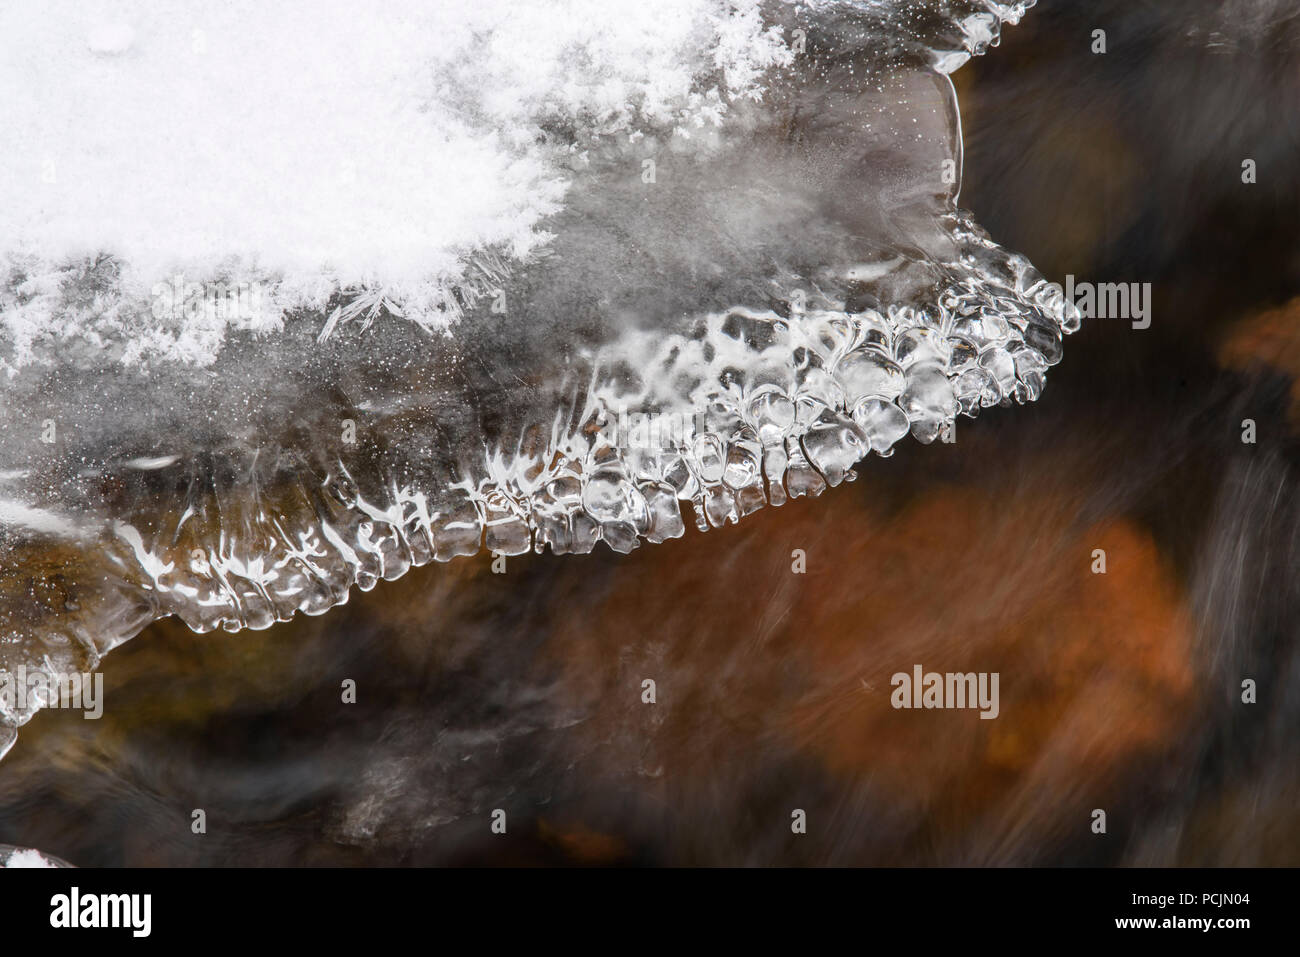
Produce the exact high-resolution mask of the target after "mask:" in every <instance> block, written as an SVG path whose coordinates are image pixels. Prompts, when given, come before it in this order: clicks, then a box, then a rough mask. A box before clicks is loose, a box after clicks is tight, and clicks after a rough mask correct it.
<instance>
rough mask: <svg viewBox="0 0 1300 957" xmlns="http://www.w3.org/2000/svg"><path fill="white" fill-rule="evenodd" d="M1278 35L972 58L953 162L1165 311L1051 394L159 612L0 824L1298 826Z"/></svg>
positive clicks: (304, 831) (185, 846) (139, 838)
mask: <svg viewBox="0 0 1300 957" xmlns="http://www.w3.org/2000/svg"><path fill="white" fill-rule="evenodd" d="M1099 27H1101V28H1105V29H1106V30H1107V38H1108V45H1109V47H1108V52H1107V53H1106V54H1105V55H1100V56H1099V55H1096V54H1093V53H1091V52H1090V49H1089V46H1090V43H1091V32H1092V30H1094V29H1096V28H1099ZM1297 66H1300V17H1298V16H1297V15H1296V14H1295V13H1288V12H1287V10H1286V9H1285V8H1284V6H1283V5H1281V4H1270V3H1268V2H1258V3H1239V4H1224V5H1220V4H1210V3H1204V4H1202V3H1194V4H1173V3H1146V4H1120V3H1099V4H1075V3H1067V2H1050V0H1048V2H1044V3H1041V4H1040V5H1039V6H1038V7H1037V8H1035V9H1034V10H1033V11H1032V12H1031V15H1029V16H1027V17H1026V19H1025V21H1024V23H1023V24H1021V25H1020V26H1019V27H1016V28H1014V29H1009V30H1008V31H1006V33H1005V36H1004V40H1003V42H1002V45H1001V47H1000V48H999V49H998V50H996V51H994V53H993V54H992V55H990V56H986V57H982V58H977V59H976V60H974V61H973V62H972V63H970V64H968V65H967V66H965V67H964V68H962V69H961V70H960V71H958V73H957V74H955V76H954V80H955V82H956V84H957V88H958V93H959V98H960V102H961V105H962V118H963V126H964V133H965V175H964V185H963V191H962V197H961V199H962V204H963V205H964V206H966V207H968V208H970V209H972V210H973V211H974V212H975V214H976V218H977V220H978V221H979V222H980V223H981V224H982V225H983V226H984V227H985V228H987V229H988V230H989V232H990V233H991V234H992V235H993V236H994V237H995V238H996V239H997V240H998V241H999V242H1001V243H1003V244H1005V245H1006V246H1008V247H1009V248H1013V249H1019V250H1023V251H1024V252H1025V253H1026V254H1027V255H1029V256H1030V257H1031V258H1032V259H1033V261H1034V263H1035V265H1037V266H1038V267H1039V269H1041V270H1042V271H1043V273H1044V274H1045V275H1047V276H1048V277H1049V278H1051V279H1053V280H1056V281H1063V279H1064V277H1065V276H1066V275H1067V274H1073V275H1074V276H1075V277H1076V278H1077V279H1078V280H1079V281H1080V282H1082V281H1093V282H1108V281H1110V282H1139V283H1151V284H1152V288H1153V298H1152V322H1151V326H1150V328H1148V329H1141V330H1138V329H1133V328H1132V327H1131V324H1130V323H1129V322H1127V321H1125V320H1120V319H1096V320H1092V321H1085V323H1084V326H1083V329H1082V330H1081V331H1080V332H1079V333H1078V334H1077V335H1075V336H1074V337H1072V339H1071V342H1070V349H1069V350H1067V353H1066V357H1065V360H1064V361H1063V362H1062V364H1061V365H1060V366H1058V367H1057V368H1056V369H1055V370H1054V372H1053V375H1052V378H1051V380H1050V383H1049V386H1048V388H1047V389H1046V391H1045V392H1044V394H1043V397H1042V398H1041V399H1040V400H1039V401H1038V402H1037V403H1034V404H1031V405H1026V406H1024V407H1023V408H1016V409H1014V410H1000V409H991V410H989V411H988V412H987V413H986V414H984V415H982V416H981V417H980V418H979V419H977V420H973V421H972V420H968V419H961V420H959V426H958V434H957V437H956V441H955V442H954V443H952V444H945V443H941V442H936V443H935V444H933V445H930V446H921V445H919V444H917V443H915V442H904V443H901V444H900V445H899V446H898V447H897V450H896V452H895V454H894V455H893V456H892V457H891V458H888V459H881V458H878V457H873V458H871V459H870V460H868V461H867V462H866V463H865V464H864V465H863V466H862V467H860V468H859V469H858V476H859V477H858V479H857V481H856V482H853V483H849V484H844V485H841V486H840V487H838V488H835V489H831V490H828V491H827V492H826V493H824V494H823V495H822V496H820V497H819V498H817V499H815V500H813V499H808V498H801V499H798V500H795V501H791V502H788V503H787V504H785V505H783V506H781V507H780V508H771V507H769V508H764V509H762V510H761V511H758V512H756V513H755V514H753V515H750V516H748V517H747V518H746V519H745V521H744V522H742V523H741V524H739V525H738V526H735V527H727V528H723V529H718V530H714V531H711V532H709V533H708V534H700V533H698V532H696V531H695V530H694V529H693V528H690V527H687V529H686V533H685V536H684V537H683V538H681V539H678V540H675V541H669V542H666V543H664V544H660V545H655V546H653V547H643V548H639V549H637V550H636V551H634V552H632V553H631V554H628V555H617V554H613V553H612V552H610V551H608V550H606V549H604V548H597V549H596V550H595V551H594V552H592V553H591V554H589V555H585V556H555V555H552V554H549V553H547V554H544V555H534V554H522V555H517V556H511V557H509V558H506V559H505V560H504V561H505V572H504V574H496V573H494V570H493V559H492V557H491V556H490V555H488V554H481V555H479V556H476V557H473V558H465V559H459V560H457V561H455V562H452V563H450V564H446V565H443V564H435V565H429V566H426V567H423V568H418V569H414V570H412V571H411V572H409V573H408V574H407V575H406V576H405V577H403V578H401V579H399V580H397V581H394V582H380V583H379V584H378V585H377V586H376V587H375V588H374V589H373V590H372V591H368V592H357V591H354V592H353V593H352V595H351V598H350V600H349V602H348V603H347V604H346V605H345V606H343V607H340V608H337V609H335V610H333V611H332V612H330V613H329V614H326V615H324V616H322V617H314V618H309V617H302V616H299V617H298V618H296V619H294V620H293V621H289V622H285V623H281V624H277V625H274V626H273V627H271V628H270V629H268V630H266V631H260V632H255V631H244V632H241V633H238V634H233V635H228V634H224V633H222V632H219V631H218V632H213V633H210V634H207V635H203V636H196V635H194V634H193V633H192V632H190V631H189V630H188V629H187V628H186V627H185V626H184V625H183V624H181V623H180V622H178V621H176V620H175V619H165V620H162V621H159V622H156V623H155V624H153V625H151V626H150V627H149V628H148V629H146V630H145V631H144V632H143V633H142V634H141V635H140V636H139V637H138V638H136V639H135V640H134V641H131V642H129V643H128V644H126V645H124V646H123V647H122V648H120V649H118V650H117V651H115V652H114V653H113V655H112V656H110V657H109V658H108V659H107V661H106V663H105V665H104V668H103V671H104V675H105V684H106V694H107V696H108V699H109V700H110V701H111V702H112V707H110V708H108V709H107V710H106V712H105V715H104V717H103V719H102V720H100V721H84V720H82V718H81V717H80V715H79V714H77V713H75V712H60V711H49V712H46V713H42V714H41V715H39V716H38V717H37V718H36V719H35V720H33V721H32V722H31V723H30V724H29V725H27V726H26V727H25V728H24V729H23V733H22V735H21V736H20V738H19V740H18V743H17V744H16V745H15V746H14V748H13V750H12V751H11V752H10V754H9V755H8V757H7V758H6V759H5V760H4V762H3V764H0V842H7V843H13V844H17V845H22V846H29V847H37V848H40V849H42V850H44V851H47V852H49V853H51V854H55V855H58V856H59V857H62V858H64V859H66V860H68V861H70V862H72V863H74V864H78V865H82V866H92V865H119V864H125V865H150V864H177V865H195V864H414V865H420V864H470V863H574V864H592V863H637V864H778V863H779V864H827V863H829V864H913V863H920V864H1008V863H1014V864H1156V865H1163V864H1210V865H1242V864H1266V865H1271V864H1292V865H1294V864H1296V863H1300V816H1298V815H1297V812H1296V806H1297V798H1300V758H1298V757H1297V750H1296V748H1295V745H1294V742H1295V733H1296V729H1297V727H1298V726H1300V720H1298V719H1300V654H1298V652H1300V642H1298V638H1300V636H1298V635H1297V629H1298V628H1300V588H1298V587H1297V582H1296V577H1297V576H1296V572H1297V569H1298V568H1300V502H1298V501H1297V497H1296V495H1295V491H1296V488H1297V468H1300V459H1298V457H1297V456H1298V453H1300V443H1298V442H1297V439H1298V438H1300V393H1298V392H1297V390H1296V387H1295V382H1296V375H1297V373H1300V325H1298V324H1300V298H1297V297H1298V296H1300V242H1298V241H1297V240H1300V236H1297V232H1298V231H1300V227H1298V225H1297V224H1298V223H1300V218H1298V217H1297V215H1296V213H1297V212H1300V185H1298V183H1300V177H1298V176H1297V173H1298V172H1300V171H1298V170H1297V165H1296V163H1297V159H1296V158H1297V156H1300V149H1298V148H1297V147H1300V142H1297V140H1298V139H1300V126H1297V124H1296V123H1295V122H1294V113H1295V107H1296V105H1297V103H1300V70H1297ZM1244 158H1253V159H1255V160H1256V162H1257V166H1258V181H1257V182H1256V183H1254V184H1249V185H1248V184H1243V183H1242V181H1241V163H1242V160H1243V159H1244ZM1247 418H1249V419H1252V420H1254V422H1255V424H1256V431H1257V441H1256V442H1255V443H1254V444H1245V443H1243V442H1242V439H1241V436H1242V421H1243V419H1247ZM688 526H689V523H688ZM1095 549H1104V550H1105V552H1106V555H1107V572H1106V574H1105V575H1094V574H1092V573H1091V571H1090V566H1091V565H1092V563H1093V561H1094V559H1093V552H1094V550H1095ZM795 550H802V552H803V554H804V556H805V557H806V569H807V570H806V573H805V574H801V575H800V574H794V573H793V572H792V553H793V552H794V551H795ZM916 663H920V664H922V665H924V666H925V667H927V668H928V669H934V670H940V671H988V672H999V673H1000V675H1001V703H1000V711H1001V714H1000V717H999V718H998V720H995V721H981V720H979V719H978V716H977V715H976V713H974V712H945V711H937V712H926V711H899V710H895V709H893V708H892V707H891V706H890V702H889V692H890V676H891V675H892V674H893V673H895V672H899V671H909V670H910V669H911V667H912V666H913V665H914V664H916ZM1248 678H1249V679H1253V680H1255V681H1256V682H1257V683H1258V703H1256V704H1253V705H1245V704H1242V702H1241V698H1240V693H1241V692H1240V689H1241V682H1242V681H1243V680H1244V679H1248ZM347 679H351V680H353V681H355V682H356V686H357V689H358V691H357V702H356V703H355V704H344V703H342V702H341V700H340V697H341V684H342V683H343V682H344V681H345V680H347ZM645 679H652V680H653V681H654V682H655V683H656V696H657V700H656V702H655V703H654V704H646V703H643V700H642V693H643V691H642V689H643V685H642V682H643V681H644V680H645ZM196 808H202V809H203V810H204V811H205V812H206V815H207V825H208V826H207V833H206V834H203V835H195V834H193V833H191V829H190V820H191V813H192V811H193V810H194V809H196ZM1097 808H1102V809H1105V810H1106V812H1107V818H1108V825H1109V826H1108V833H1107V834H1106V835H1104V836H1099V835H1095V834H1093V833H1092V832H1091V830H1090V826H1089V825H1090V823H1091V814H1092V811H1093V810H1094V809H1097ZM494 809H502V810H504V811H505V812H506V814H507V818H508V822H509V823H508V829H507V833H506V834H505V835H495V834H493V833H491V831H490V827H489V826H490V823H491V814H492V812H493V810H494ZM794 809H802V810H804V811H805V812H806V814H807V820H808V830H807V834H803V835H795V834H792V833H791V828H790V820H791V812H792V810H794Z"/></svg>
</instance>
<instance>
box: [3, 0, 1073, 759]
mask: <svg viewBox="0 0 1300 957" xmlns="http://www.w3.org/2000/svg"><path fill="white" fill-rule="evenodd" d="M64 6H65V8H66V9H65V10H64V11H63V12H64V14H65V16H63V17H59V18H56V17H53V16H47V15H46V13H45V12H44V11H46V10H48V9H50V7H49V5H48V4H42V5H40V6H39V7H38V6H37V5H35V4H28V3H25V2H18V3H15V4H11V5H9V6H8V7H7V8H6V9H5V10H4V11H3V12H0V38H3V39H0V46H4V45H7V47H8V49H6V50H5V51H3V52H4V54H5V55H3V56H0V62H4V63H6V64H7V65H6V66H5V67H0V70H6V69H7V70H9V71H10V72H8V73H6V74H3V75H0V83H3V84H4V88H6V89H21V90H26V91H30V93H31V97H32V99H31V100H29V101H23V102H20V103H17V104H12V103H9V104H3V105H0V116H2V117H3V118H4V119H5V120H6V122H7V123H9V124H11V125H16V126H17V128H18V130H19V131H20V134H21V139H20V141H22V142H24V143H26V144H38V145H37V146H36V147H35V148H34V149H25V150H24V153H25V154H26V155H24V156H23V157H22V158H20V159H18V160H15V161H13V162H9V161H6V166H4V167H0V184H3V185H0V189H3V190H4V192H0V217H3V219H2V220H0V222H3V224H4V226H5V228H4V229H3V230H0V236H3V237H4V238H5V240H6V241H7V242H8V248H7V250H6V260H5V265H4V267H3V268H4V269H5V270H7V276H5V277H4V278H3V279H2V280H0V668H4V669H13V668H15V667H16V666H17V665H19V664H25V665H27V666H28V667H29V668H32V667H41V668H45V669H48V670H49V671H51V672H54V673H72V672H84V671H90V670H93V668H94V667H95V666H96V665H97V663H98V661H99V659H100V657H101V656H102V655H103V654H104V653H106V652H107V651H108V650H109V649H111V648H112V647H113V646H115V645H116V644H118V643H120V642H122V641H124V640H126V639H128V638H130V637H132V636H133V635H135V634H136V633H138V632H139V630H140V629H141V628H143V627H144V626H145V625H146V624H147V623H148V622H149V621H151V620H153V619H154V618H157V617H160V616H163V615H171V614H174V615H177V616H179V617H180V618H182V619H183V620H184V621H185V622H186V623H187V624H189V625H190V626H191V627H192V628H194V629H195V630H197V631H207V630H211V629H214V628H224V629H227V630H231V631H234V630H238V629H241V628H265V627H269V626H270V625H271V624H273V623H274V622H276V621H278V620H284V619H286V618H289V617H291V616H292V615H294V614H295V613H297V612H305V613H307V614H320V613H323V612H325V611H327V610H328V609H329V608H331V607H333V606H334V605H337V604H339V603H341V602H343V601H346V600H347V595H348V592H349V590H350V589H351V588H352V587H353V586H354V585H356V586H359V587H361V588H363V589H367V588H370V587H373V586H374V584H375V583H376V582H377V581H378V580H379V579H392V578H395V577H397V576H399V575H401V574H403V573H404V572H406V571H407V570H408V569H409V568H410V567H412V566H414V565H420V564H423V563H426V562H429V561H432V560H441V561H445V560H449V559H451V558H454V557H456V556H462V555H470V554H474V553H475V552H478V551H480V550H482V549H488V550H491V551H494V552H500V553H503V554H507V555H509V554H519V553H521V552H524V551H527V550H529V549H536V550H537V551H542V550H543V549H545V548H546V547H548V546H549V547H550V549H551V550H552V551H554V552H557V553H575V552H576V553H582V552H588V551H590V550H591V549H592V548H594V547H595V546H596V544H597V543H598V542H601V541H603V542H605V543H606V545H607V546H609V547H610V548H613V549H615V550H616V551H627V550H629V549H631V548H634V547H636V546H637V545H638V544H639V542H640V541H642V540H645V541H650V542H661V541H663V540H665V539H668V538H674V537H678V536H680V535H682V534H683V533H684V530H685V527H686V525H687V524H688V523H692V524H694V525H695V526H697V527H698V528H699V529H701V530H705V529H708V528H710V527H717V526H721V525H725V524H727V523H728V522H732V521H737V520H738V519H739V518H741V517H743V516H745V515H747V514H749V513H751V512H753V511H754V510H755V509H757V508H760V507H762V506H763V505H765V504H773V505H779V504H781V503H783V502H784V501H786V499H788V498H790V497H797V496H801V495H816V494H819V493H820V492H821V491H822V490H823V489H824V488H826V487H827V486H828V485H829V486H833V485H837V484H839V483H840V482H843V481H845V480H848V479H851V478H852V477H853V474H854V473H853V468H854V466H855V465H856V463H858V462H859V461H860V460H861V459H862V458H864V457H865V456H866V455H868V454H869V453H870V452H875V453H877V454H878V455H888V454H889V453H890V450H891V449H892V447H893V446H894V444H895V443H896V442H898V441H899V440H900V439H902V438H903V436H905V435H906V434H907V433H908V432H911V433H912V434H913V435H914V436H915V437H916V438H917V439H919V440H920V441H922V442H932V441H934V440H935V439H936V438H937V437H939V436H940V435H941V434H943V433H944V431H945V430H946V429H948V428H950V427H951V425H952V423H953V422H954V420H955V419H956V417H957V416H959V415H963V414H964V415H968V416H973V415H975V414H976V413H978V412H979V410H980V409H981V408H984V407H988V406H991V405H999V404H1000V405H1008V404H1013V403H1018V402H1025V401H1031V400H1033V399H1036V398H1037V397H1038V395H1039V393H1040V392H1041V390H1042V388H1043V384H1044V376H1045V373H1046V370H1047V369H1048V368H1049V367H1050V366H1052V365H1054V364H1055V363H1056V362H1057V361H1059V359H1060V357H1061V344H1062V338H1063V335H1064V334H1065V333H1068V332H1070V331H1072V330H1073V329H1074V328H1075V327H1076V326H1077V323H1078V316H1077V314H1076V313H1075V312H1074V310H1073V308H1072V307H1071V306H1069V305H1068V304H1067V303H1066V302H1065V301H1064V299H1063V297H1062V296H1061V294H1060V291H1059V289H1056V288H1055V287H1053V286H1051V285H1049V284H1048V283H1047V282H1046V281H1045V280H1044V279H1043V278H1042V277H1041V276H1040V275H1039V274H1038V273H1037V272H1036V271H1035V270H1034V268H1033V267H1032V266H1031V265H1030V264H1029V262H1028V261H1027V260H1026V259H1025V258H1024V257H1022V256H1019V255H1017V254H1014V253H1010V252H1008V251H1006V250H1003V249H1002V248H1000V247H999V246H997V245H996V244H995V243H994V242H993V241H992V240H991V239H990V238H989V237H988V236H987V235H986V234H985V233H984V232H983V231H982V230H981V229H980V228H979V227H978V226H976V225H975V224H974V223H973V222H972V221H971V220H970V218H969V216H968V215H967V214H965V213H963V212H962V211H961V210H959V208H958V207H957V202H956V201H957V196H958V191H959V188H960V172H961V131H960V121H959V117H958V111H957V103H956V97H955V94H954V91H953V87H952V84H951V82H950V81H949V80H948V77H947V73H948V72H950V71H951V70H953V69H955V68H956V67H957V66H959V65H960V64H961V63H962V62H964V60H965V59H966V58H968V57H969V56H970V55H971V54H974V53H979V52H982V51H983V50H984V49H985V47H987V46H988V45H989V44H991V43H993V42H996V39H997V37H998V33H999V30H1000V28H1001V26H1002V24H1003V23H1007V22H1010V23H1014V22H1016V21H1017V20H1018V19H1019V17H1020V16H1021V15H1022V14H1023V12H1024V8H1025V7H1027V6H1029V4H1028V3H1016V4H1010V3H1007V4H1002V3H995V2H991V0H933V2H902V0H897V2H895V0H886V2H879V0H876V2H865V0H859V2H854V0H812V2H806V3H788V2H759V0H753V2H745V0H671V2H667V3H663V4H655V5H643V4H640V3H626V4H625V3H611V2H609V0H599V2H597V0H590V2H588V0H546V2H545V3H542V2H536V3H530V4H522V5H516V4H512V3H508V2H505V3H487V2H483V0H475V2H472V3H469V2H466V3H450V2H442V3H427V4H426V3H409V4H400V5H399V4H389V5H385V8H384V9H385V12H384V13H383V14H382V15H378V16H376V17H375V18H373V19H371V20H368V21H366V22H364V23H357V22H355V20H354V16H355V14H354V12H353V8H352V6H351V5H343V4H338V5H337V9H335V8H333V7H325V8H322V9H323V10H324V11H325V12H323V13H321V14H319V15H318V14H317V13H316V12H315V11H316V10H317V7H318V5H316V4H313V5H312V11H313V12H312V14H311V16H310V18H308V17H307V16H306V15H305V14H303V13H302V12H301V8H299V7H298V6H297V5H292V4H290V5H283V7H282V6H281V5H275V6H274V10H273V11H272V10H267V9H263V6H262V5H257V4H247V5H245V4H231V5H227V6H222V7H219V8H215V12H214V10H210V9H209V7H208V5H203V4H197V3H195V4H189V5H181V6H182V7H188V8H192V9H193V17H192V18H191V19H186V18H185V17H182V16H180V15H179V14H176V13H174V12H169V13H168V15H167V17H165V18H162V20H163V21H165V22H157V21H158V20H159V18H158V17H157V16H150V15H148V14H147V12H145V11H146V10H147V8H148V5H147V4H143V3H140V4H132V3H125V2H123V3H116V4H103V5H94V4H80V3H79V4H65V5H64ZM306 19H310V20H311V23H312V26H311V30H310V31H309V32H308V31H303V30H302V29H301V27H302V23H303V21H304V20H306ZM56 20H57V24H55V22H54V21H56ZM318 23H319V33H318V32H317V24H318ZM16 31H17V32H16ZM195 31H197V36H198V37H199V39H200V40H201V41H202V42H201V43H200V46H201V47H202V49H203V50H205V51H206V52H205V53H202V54H199V53H195V52H194V51H193V44H194V42H196V41H195ZM307 35H310V36H311V41H310V42H306V41H304V40H303V39H302V38H303V37H305V36H307ZM16 51H22V52H23V57H24V58H23V59H22V61H21V63H20V64H19V65H17V66H15V65H13V64H14V61H13V60H11V59H10V58H9V57H8V54H9V53H13V52H16ZM41 51H44V54H45V56H44V57H43V56H42V53H41ZM205 57H206V58H205ZM226 58H229V59H226ZM268 64H274V68H272V67H270V66H268ZM60 70H62V72H60ZM117 70H120V71H121V72H122V74H123V76H122V77H117V75H116V74H115V73H114V71H117ZM127 73H131V74H132V75H133V76H134V80H132V81H131V82H132V83H134V84H136V85H135V86H130V85H129V84H128V82H127V79H126V76H125V75H126V74H127ZM37 77H39V78H40V79H41V80H42V81H43V82H44V81H47V80H48V81H49V82H50V83H51V84H52V87H44V86H41V85H40V84H39V83H37V82H35V81H34V78H37ZM60 77H70V79H64V80H62V81H61V80H60ZM115 77H117V78H116V79H115ZM262 77H265V81H264V82H263V81H262V80H261V78H262ZM139 84H144V86H143V87H141V86H139ZM142 89H147V90H161V91H163V92H159V93H158V99H157V100H156V101H155V100H151V99H150V95H151V94H148V95H146V94H144V93H141V90H142ZM130 90H133V91H134V92H133V93H131V94H130V95H128V92H129V91H130ZM65 97H66V100H65V99H64V98H65ZM154 102H157V103H168V104H171V107H170V108H174V109H176V110H178V111H179V114H180V115H178V116H176V117H174V118H172V117H166V118H165V122H161V123H160V122H159V121H160V119H161V118H160V117H158V116H154V115H153V114H151V113H150V108H151V107H150V104H151V103H154ZM150 124H153V125H152V126H151V125H150ZM39 144H45V145H47V146H49V148H50V149H51V150H54V151H55V152H56V153H58V154H59V155H60V156H61V157H62V159H60V160H57V161H56V163H55V175H54V182H51V183H45V184H44V186H48V187H51V190H52V191H50V192H46V193H42V192H40V190H41V188H42V187H41V184H40V173H41V166H40V156H41V153H42V149H41V146H40V145H39ZM56 147H57V149H56ZM60 150H61V151H62V152H60ZM173 150H174V152H171V151H173ZM164 156H168V157H170V160H165V159H164V158H163V157H164ZM33 164H35V165H33ZM60 170H62V171H63V172H60ZM32 177H35V180H33V179H32ZM110 184H111V186H112V188H109V186H110ZM9 200H13V205H10V204H9V202H8V201H9ZM259 202H261V203H264V205H262V206H259V205H258V204H259ZM178 276H179V277H180V278H177V277H178ZM232 304H233V305H232ZM0 712H4V713H0V753H3V751H4V750H6V749H7V747H8V746H9V745H10V744H11V743H12V740H13V736H14V728H16V727H17V726H18V725H20V724H22V723H23V722H24V721H26V720H27V719H28V718H30V716H31V713H32V709H31V708H29V709H27V710H24V711H22V712H18V711H14V710H10V711H4V708H3V705H0Z"/></svg>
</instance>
